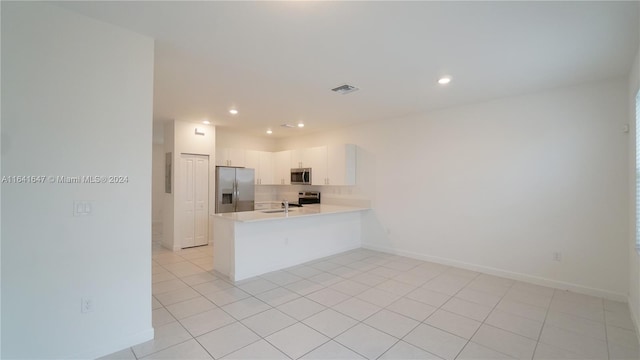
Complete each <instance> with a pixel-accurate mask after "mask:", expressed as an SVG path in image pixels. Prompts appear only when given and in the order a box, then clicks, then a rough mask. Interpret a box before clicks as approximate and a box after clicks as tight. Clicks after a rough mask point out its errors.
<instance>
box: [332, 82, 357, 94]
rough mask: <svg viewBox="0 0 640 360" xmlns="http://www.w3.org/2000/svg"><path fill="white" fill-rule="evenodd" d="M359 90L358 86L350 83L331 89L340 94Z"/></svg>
mask: <svg viewBox="0 0 640 360" xmlns="http://www.w3.org/2000/svg"><path fill="white" fill-rule="evenodd" d="M357 90H359V89H358V88H357V87H355V86H353V85H348V84H344V85H340V86H338V87H336V88H333V89H331V91H335V92H337V93H338V94H342V95H346V94H348V93H352V92H354V91H357Z"/></svg>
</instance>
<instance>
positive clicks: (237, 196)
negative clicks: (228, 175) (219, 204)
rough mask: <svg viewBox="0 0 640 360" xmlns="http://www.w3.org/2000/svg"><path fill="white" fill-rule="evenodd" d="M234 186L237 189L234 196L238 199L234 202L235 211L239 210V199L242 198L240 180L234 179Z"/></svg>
mask: <svg viewBox="0 0 640 360" xmlns="http://www.w3.org/2000/svg"><path fill="white" fill-rule="evenodd" d="M233 187H234V189H235V194H234V197H235V200H236V201H235V202H234V204H233V211H234V212H237V211H238V202H239V200H240V189H239V187H238V180H236V181H234V183H233Z"/></svg>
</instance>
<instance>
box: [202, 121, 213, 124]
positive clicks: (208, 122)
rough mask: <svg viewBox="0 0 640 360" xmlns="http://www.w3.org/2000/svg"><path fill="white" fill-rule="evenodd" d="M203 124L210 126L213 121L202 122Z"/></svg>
mask: <svg viewBox="0 0 640 360" xmlns="http://www.w3.org/2000/svg"><path fill="white" fill-rule="evenodd" d="M202 123H203V124H205V125H210V124H211V121H209V120H202Z"/></svg>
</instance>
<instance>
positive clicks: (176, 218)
mask: <svg viewBox="0 0 640 360" xmlns="http://www.w3.org/2000/svg"><path fill="white" fill-rule="evenodd" d="M196 128H198V129H200V130H201V131H202V132H204V135H196V133H195V129H196ZM164 134H165V139H164V150H165V152H171V153H172V156H173V163H172V168H173V171H172V174H171V175H172V179H171V184H172V189H171V194H164V207H163V212H164V221H163V228H164V229H163V234H162V244H163V246H164V247H166V248H168V249H172V250H178V249H180V248H181V244H180V241H179V238H180V232H181V231H182V228H183V227H184V226H186V225H185V224H182V222H181V220H180V219H181V218H180V214H179V213H178V211H177V209H178V204H176V198H175V193H176V191H175V190H176V189H175V187H176V184H178V183H177V182H176V179H177V178H179V177H180V170H181V169H180V166H178V165H179V161H180V154H199V155H207V156H209V214H213V213H214V212H215V174H216V166H215V153H216V152H215V150H216V128H215V127H213V126H210V125H203V124H196V123H191V122H183V121H170V122H167V124H165V128H164ZM211 226H212V225H211V219H209V239H211V234H212V232H211V229H212V227H211ZM209 242H211V240H209Z"/></svg>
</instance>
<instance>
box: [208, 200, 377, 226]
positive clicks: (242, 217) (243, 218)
mask: <svg viewBox="0 0 640 360" xmlns="http://www.w3.org/2000/svg"><path fill="white" fill-rule="evenodd" d="M364 210H369V209H368V208H362V207H353V206H341V205H325V204H310V205H304V206H303V207H293V206H292V207H290V208H289V213H288V214H285V213H284V212H272V211H274V210H256V211H243V212H236V213H223V214H215V215H214V216H215V217H217V218H220V219H225V220H231V221H238V222H254V221H267V220H285V219H290V218H298V217H307V216H321V215H329V214H339V213H348V212H357V211H364Z"/></svg>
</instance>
